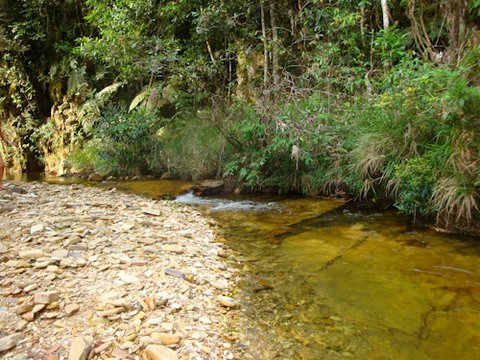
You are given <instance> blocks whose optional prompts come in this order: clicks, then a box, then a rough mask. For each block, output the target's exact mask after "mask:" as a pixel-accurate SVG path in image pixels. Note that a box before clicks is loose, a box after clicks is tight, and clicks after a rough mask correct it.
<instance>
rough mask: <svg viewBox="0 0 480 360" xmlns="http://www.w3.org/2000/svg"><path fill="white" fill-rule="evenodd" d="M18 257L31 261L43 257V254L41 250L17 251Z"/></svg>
mask: <svg viewBox="0 0 480 360" xmlns="http://www.w3.org/2000/svg"><path fill="white" fill-rule="evenodd" d="M18 256H19V257H20V258H21V259H29V260H33V259H39V258H41V257H43V256H45V254H44V253H43V250H41V249H30V250H22V251H19V252H18Z"/></svg>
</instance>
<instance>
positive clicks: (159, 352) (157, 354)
mask: <svg viewBox="0 0 480 360" xmlns="http://www.w3.org/2000/svg"><path fill="white" fill-rule="evenodd" d="M143 354H144V355H145V357H146V359H147V360H178V356H177V353H176V352H175V351H173V350H172V349H169V348H168V347H165V346H161V345H148V346H147V347H146V348H145V351H144V353H143Z"/></svg>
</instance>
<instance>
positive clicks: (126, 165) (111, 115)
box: [72, 108, 161, 175]
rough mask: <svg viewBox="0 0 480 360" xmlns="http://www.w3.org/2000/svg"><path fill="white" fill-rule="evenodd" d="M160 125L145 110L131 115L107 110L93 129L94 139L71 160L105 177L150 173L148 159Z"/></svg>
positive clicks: (149, 112)
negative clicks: (105, 175) (108, 175)
mask: <svg viewBox="0 0 480 360" xmlns="http://www.w3.org/2000/svg"><path fill="white" fill-rule="evenodd" d="M160 125H161V121H160V120H159V118H158V117H157V116H156V114H155V113H154V112H152V111H148V110H147V109H145V108H138V109H136V110H135V111H132V112H130V113H127V112H125V111H122V110H118V109H108V110H106V111H105V112H104V114H103V115H102V116H101V118H100V120H99V124H98V126H97V127H96V128H95V129H94V130H93V139H92V140H91V141H89V142H88V143H87V145H86V146H85V147H84V149H83V150H82V151H81V152H80V153H77V154H75V155H74V156H73V157H72V161H73V163H74V165H75V166H77V167H80V168H83V169H85V168H87V169H93V170H95V171H97V172H100V173H104V174H129V175H135V174H141V173H145V172H149V171H150V170H151V167H150V164H149V158H150V156H151V154H152V153H153V151H154V149H155V147H156V146H157V142H158V140H157V138H156V132H157V131H158V129H159V127H160Z"/></svg>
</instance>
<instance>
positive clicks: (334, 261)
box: [102, 181, 480, 360]
mask: <svg viewBox="0 0 480 360" xmlns="http://www.w3.org/2000/svg"><path fill="white" fill-rule="evenodd" d="M102 186H109V187H112V186H115V187H117V188H119V189H121V190H124V191H132V192H136V193H141V194H143V195H144V196H150V197H153V198H159V197H163V196H165V195H166V194H171V195H174V196H176V200H174V201H176V202H180V203H183V204H190V205H191V206H194V207H195V208H196V209H198V210H199V211H201V212H203V213H205V214H208V215H209V216H210V217H213V218H214V219H215V220H216V221H217V222H218V224H219V226H220V232H221V234H222V235H223V237H224V239H225V240H224V241H225V242H226V244H227V245H228V247H229V248H230V249H232V250H233V254H234V255H233V256H231V257H230V258H229V260H228V261H229V262H231V263H232V266H236V267H238V268H240V269H241V276H240V281H239V283H238V288H237V293H236V294H235V298H236V299H237V300H238V301H239V302H240V305H241V306H240V310H239V316H237V317H236V320H235V321H234V322H233V323H232V324H231V332H232V333H233V334H234V336H235V339H236V342H237V345H238V347H239V349H241V350H242V351H243V354H242V358H245V359H262V360H263V359H311V360H314V359H349V358H351V359H477V358H478V357H479V354H480V242H479V241H478V239H474V238H469V237H465V236H460V235H449V234H442V233H438V232H435V231H433V230H430V229H427V228H424V227H418V226H415V225H414V224H412V221H411V219H410V218H408V217H404V216H401V215H399V214H398V213H397V212H395V211H393V210H390V211H385V212H365V211H363V212H362V211H356V210H352V209H351V208H349V207H347V206H345V205H344V203H343V201H341V200H336V199H312V198H299V197H271V196H268V197H267V196H231V197H223V198H221V197H219V198H198V197H196V196H194V195H192V194H190V193H186V194H183V195H180V194H182V193H183V192H184V191H185V190H186V189H187V188H188V184H186V183H175V182H168V181H167V182H166V181H163V182H159V181H148V182H122V183H116V184H104V185H102Z"/></svg>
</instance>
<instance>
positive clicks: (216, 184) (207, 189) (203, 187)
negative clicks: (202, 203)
mask: <svg viewBox="0 0 480 360" xmlns="http://www.w3.org/2000/svg"><path fill="white" fill-rule="evenodd" d="M224 187H225V182H224V181H223V180H205V181H202V182H201V183H200V184H198V185H195V186H193V188H192V190H193V193H194V194H195V195H197V196H210V195H218V194H221V193H222V191H223V189H224Z"/></svg>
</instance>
